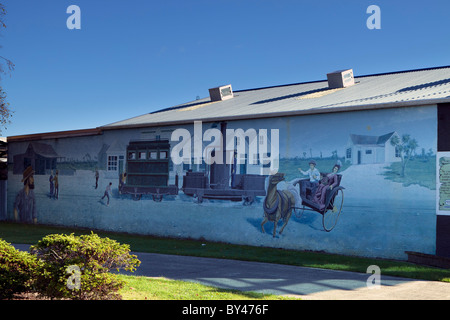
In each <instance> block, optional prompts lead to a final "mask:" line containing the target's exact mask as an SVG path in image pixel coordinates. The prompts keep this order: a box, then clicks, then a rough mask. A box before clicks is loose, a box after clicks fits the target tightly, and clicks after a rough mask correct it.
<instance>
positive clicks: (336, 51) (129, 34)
mask: <svg viewBox="0 0 450 320" xmlns="http://www.w3.org/2000/svg"><path fill="white" fill-rule="evenodd" d="M0 2H1V3H4V4H5V5H6V9H7V11H8V12H7V15H6V24H7V28H6V29H3V30H2V31H1V34H0V45H1V48H0V55H1V56H4V57H7V58H9V59H11V60H12V61H13V62H14V63H15V65H16V69H15V71H14V72H13V73H12V74H11V76H10V77H9V76H3V77H2V80H1V85H2V86H3V88H4V90H5V91H6V92H7V94H8V101H9V102H10V104H11V109H12V110H13V111H14V115H13V118H12V124H10V125H9V126H8V129H6V130H5V129H3V130H2V135H3V136H14V135H22V134H31V133H41V132H51V131H61V130H75V129H85V128H93V127H97V126H101V125H105V124H109V123H112V122H115V121H119V120H123V119H127V118H131V117H134V116H138V115H142V114H145V113H148V112H152V111H155V110H158V109H161V108H166V107H170V106H173V105H177V104H180V103H184V102H189V101H192V100H195V98H196V97H197V96H200V97H206V96H208V89H209V88H212V87H215V86H218V85H222V84H229V83H231V84H232V86H233V89H234V90H239V89H249V88H258V87H264V86H272V85H279V84H289V83H297V82H305V81H312V80H323V79H326V74H327V73H328V72H331V71H335V70H337V69H342V68H353V70H354V72H355V75H364V74H373V73H382V72H390V71H398V70H408V69H416V68H425V67H434V66H443V65H450V24H449V23H448V14H449V12H450V1H448V0H428V1H405V0H395V1H393V0H371V1H366V0H347V1H346V0H343V1H336V0H321V1H301V0H296V1H287V0H227V1H220V0H169V1H167V0H165V1H162V0H161V1H152V0H126V1H125V0H122V1H117V0H108V1H107V0H70V1H68V0H40V1H36V0H0ZM72 4H74V5H78V6H79V7H80V9H81V30H69V29H68V28H67V27H66V20H67V18H68V17H69V16H70V15H69V14H67V13H66V10H67V7H68V6H70V5H72ZM372 4H375V5H378V6H379V7H380V9H381V29H380V30H369V29H368V28H367V26H366V21H367V19H368V18H369V17H370V14H367V13H366V10H367V8H368V6H369V5H372Z"/></svg>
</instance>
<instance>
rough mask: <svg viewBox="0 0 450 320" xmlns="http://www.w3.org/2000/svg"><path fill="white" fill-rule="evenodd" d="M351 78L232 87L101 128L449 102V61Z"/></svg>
mask: <svg viewBox="0 0 450 320" xmlns="http://www.w3.org/2000/svg"><path fill="white" fill-rule="evenodd" d="M355 82H356V84H355V85H354V86H351V87H348V88H344V89H337V90H336V89H329V88H328V82H327V81H326V80H324V81H315V82H307V83H298V84H291V85H282V86H274V87H266V88H258V89H250V90H240V91H239V90H238V91H236V90H235V91H234V95H235V96H234V98H233V99H229V100H225V101H218V102H211V101H210V98H209V97H207V98H204V99H200V100H196V101H192V102H189V103H185V104H182V105H178V106H174V107H171V108H167V109H162V110H159V111H157V112H152V113H149V114H145V115H142V116H138V117H134V118H131V119H128V120H123V121H119V122H115V123H112V124H108V125H105V126H103V127H101V129H115V128H121V127H136V126H154V125H165V124H166V125H167V124H176V123H188V122H191V123H192V121H194V120H202V121H217V120H222V119H229V120H231V119H245V118H249V119H251V118H256V117H273V116H282V115H290V114H307V113H322V112H339V111H348V110H358V109H367V108H381V107H395V106H402V105H418V104H420V103H422V104H431V103H438V102H439V103H441V102H450V66H447V67H437V68H430V69H420V70H410V71H401V72H393V73H385V74H376V75H366V76H359V77H355Z"/></svg>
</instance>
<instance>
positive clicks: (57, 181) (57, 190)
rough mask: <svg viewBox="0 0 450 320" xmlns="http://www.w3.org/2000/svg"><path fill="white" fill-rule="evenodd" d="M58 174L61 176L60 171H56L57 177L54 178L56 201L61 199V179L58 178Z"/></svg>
mask: <svg viewBox="0 0 450 320" xmlns="http://www.w3.org/2000/svg"><path fill="white" fill-rule="evenodd" d="M58 174H59V172H58V170H56V172H55V176H54V178H53V182H54V184H55V193H54V195H53V197H54V198H55V199H58V197H59V177H58Z"/></svg>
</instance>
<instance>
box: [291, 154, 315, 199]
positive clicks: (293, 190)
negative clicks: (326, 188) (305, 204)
mask: <svg viewBox="0 0 450 320" xmlns="http://www.w3.org/2000/svg"><path fill="white" fill-rule="evenodd" d="M298 171H300V172H301V173H302V174H303V175H304V176H309V182H308V183H309V185H308V187H309V188H310V189H311V194H312V195H314V194H315V193H316V189H317V187H318V186H319V180H320V172H319V170H317V168H316V162H315V161H314V160H311V161H309V169H308V170H307V171H303V170H302V169H301V168H298ZM300 180H302V178H296V179H294V180H291V181H290V182H289V183H288V185H287V189H288V190H289V191H290V192H291V193H292V194H293V195H294V197H295V207H296V208H300V207H301V204H302V199H301V197H300V194H299V191H298V189H297V188H296V185H297V184H298V183H299V182H300Z"/></svg>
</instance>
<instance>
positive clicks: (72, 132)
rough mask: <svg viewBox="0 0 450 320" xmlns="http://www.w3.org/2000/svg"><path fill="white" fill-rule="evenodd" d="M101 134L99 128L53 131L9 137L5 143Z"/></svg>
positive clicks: (101, 131)
mask: <svg viewBox="0 0 450 320" xmlns="http://www.w3.org/2000/svg"><path fill="white" fill-rule="evenodd" d="M102 133H103V130H102V129H101V128H92V129H81V130H68V131H55V132H46V133H34V134H25V135H20V136H9V137H7V141H8V143H10V142H20V141H36V140H44V139H59V138H72V137H84V136H94V135H100V134H102Z"/></svg>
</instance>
